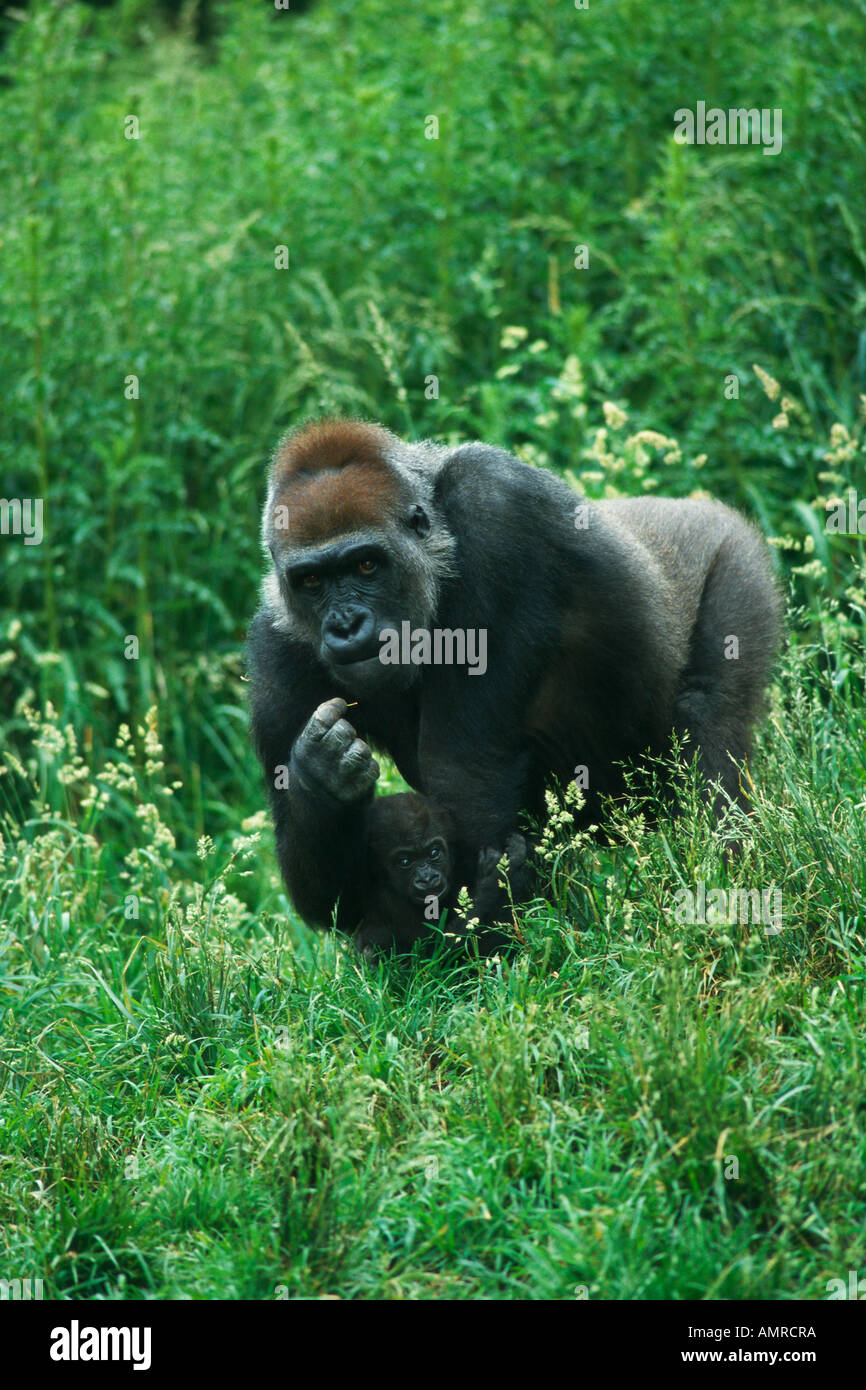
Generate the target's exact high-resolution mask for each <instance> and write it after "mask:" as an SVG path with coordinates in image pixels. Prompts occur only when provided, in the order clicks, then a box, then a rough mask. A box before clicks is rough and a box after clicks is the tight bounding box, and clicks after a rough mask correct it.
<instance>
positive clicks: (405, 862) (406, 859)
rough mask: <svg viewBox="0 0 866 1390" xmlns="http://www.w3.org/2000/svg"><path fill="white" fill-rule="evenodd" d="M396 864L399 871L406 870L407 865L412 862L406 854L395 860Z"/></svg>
mask: <svg viewBox="0 0 866 1390" xmlns="http://www.w3.org/2000/svg"><path fill="white" fill-rule="evenodd" d="M397 863H398V864H399V865H400V868H401V869H408V867H409V865H410V864H411V863H412V860H411V859H410V858H409V856H408V854H401V855H400V858H399V859H398V860H397Z"/></svg>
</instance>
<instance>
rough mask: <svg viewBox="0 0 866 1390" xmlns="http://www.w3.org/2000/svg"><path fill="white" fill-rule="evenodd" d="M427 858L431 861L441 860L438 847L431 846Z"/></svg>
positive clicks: (440, 852)
mask: <svg viewBox="0 0 866 1390" xmlns="http://www.w3.org/2000/svg"><path fill="white" fill-rule="evenodd" d="M429 857H430V858H431V859H441V858H442V851H441V849H440V848H439V846H438V845H433V847H432V848H431V850H430V855H429Z"/></svg>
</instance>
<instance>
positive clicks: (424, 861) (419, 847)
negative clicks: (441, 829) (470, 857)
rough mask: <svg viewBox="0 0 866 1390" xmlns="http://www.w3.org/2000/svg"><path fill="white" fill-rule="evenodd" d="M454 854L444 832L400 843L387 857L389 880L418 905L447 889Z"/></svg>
mask: <svg viewBox="0 0 866 1390" xmlns="http://www.w3.org/2000/svg"><path fill="white" fill-rule="evenodd" d="M450 876H451V855H450V852H449V849H448V845H447V843H446V841H445V840H444V839H443V838H442V837H441V836H436V837H435V838H434V839H432V840H429V841H426V842H425V843H421V844H419V843H418V842H417V841H415V842H413V843H410V844H403V845H398V846H397V848H396V849H394V850H393V851H392V852H391V854H390V855H389V857H388V882H389V884H390V886H391V888H393V890H394V892H395V893H397V894H399V896H400V897H401V898H405V899H406V901H407V902H411V903H414V904H415V905H416V906H417V907H424V906H425V904H426V902H427V899H428V898H430V897H431V896H432V897H436V898H441V897H443V896H444V894H445V893H447V892H448V888H449V883H450Z"/></svg>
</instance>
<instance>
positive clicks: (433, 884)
mask: <svg viewBox="0 0 866 1390" xmlns="http://www.w3.org/2000/svg"><path fill="white" fill-rule="evenodd" d="M441 887H442V875H441V874H437V873H436V872H435V870H434V871H431V872H429V873H426V874H416V876H415V891H416V892H417V893H438V892H439V890H440V888H441Z"/></svg>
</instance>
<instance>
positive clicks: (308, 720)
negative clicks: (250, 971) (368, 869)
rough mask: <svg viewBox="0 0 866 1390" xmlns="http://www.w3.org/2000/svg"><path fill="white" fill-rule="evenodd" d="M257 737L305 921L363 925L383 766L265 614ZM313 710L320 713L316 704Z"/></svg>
mask: <svg viewBox="0 0 866 1390" xmlns="http://www.w3.org/2000/svg"><path fill="white" fill-rule="evenodd" d="M249 662H250V673H251V677H252V691H253V708H252V727H253V738H254V740H255V744H256V749H257V751H258V755H259V758H260V759H261V762H262V765H263V767H264V769H265V776H266V778H267V782H268V792H269V796H270V800H271V808H272V812H273V818H274V830H275V835H276V847H277V858H278V860H279V864H280V869H281V870H282V873H283V877H284V879H285V882H286V886H287V887H288V890H289V894H290V896H291V899H292V902H293V903H294V905H295V907H296V908H297V910H298V912H299V913H300V915H301V916H302V917H303V918H304V920H305V921H308V922H312V923H315V924H316V925H319V926H323V927H328V926H330V924H331V915H332V912H333V908H334V905H335V903H336V902H337V900H338V899H339V906H338V915H337V925H338V926H339V927H341V928H343V929H344V930H350V929H351V928H353V927H354V926H355V924H356V923H357V920H358V916H359V913H360V901H361V892H362V885H363V881H364V873H365V863H364V858H365V856H364V815H365V809H366V807H367V805H368V803H369V801H370V800H371V798H372V795H373V789H374V787H375V785H376V779H377V778H378V775H379V768H378V765H377V764H376V762H375V761H374V759H373V756H372V754H371V752H370V749H369V748H368V746H367V744H366V743H364V742H363V740H362V739H359V738H357V737H356V735H355V730H354V728H353V727H352V725H351V724H350V723H349V722H348V720H347V719H345V718H344V715H345V714H346V709H347V706H346V702H345V701H344V700H342V699H340V698H332V699H327V694H328V693H329V692H327V689H326V681H327V677H326V675H325V673H324V672H319V671H317V670H316V668H315V664H314V662H313V661H312V659H311V657H310V655H309V653H308V652H307V651H306V650H305V649H304V648H303V647H302V646H301V645H300V644H299V643H297V642H295V641H293V640H292V639H291V638H290V637H288V636H285V635H284V634H281V633H278V631H277V630H276V629H275V628H274V626H273V623H272V620H271V617H270V615H269V614H268V613H267V612H265V611H260V612H259V614H258V615H257V616H256V618H255V620H254V622H253V626H252V629H251V631H250V642H249ZM311 710H312V714H311V713H310V711H311Z"/></svg>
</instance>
